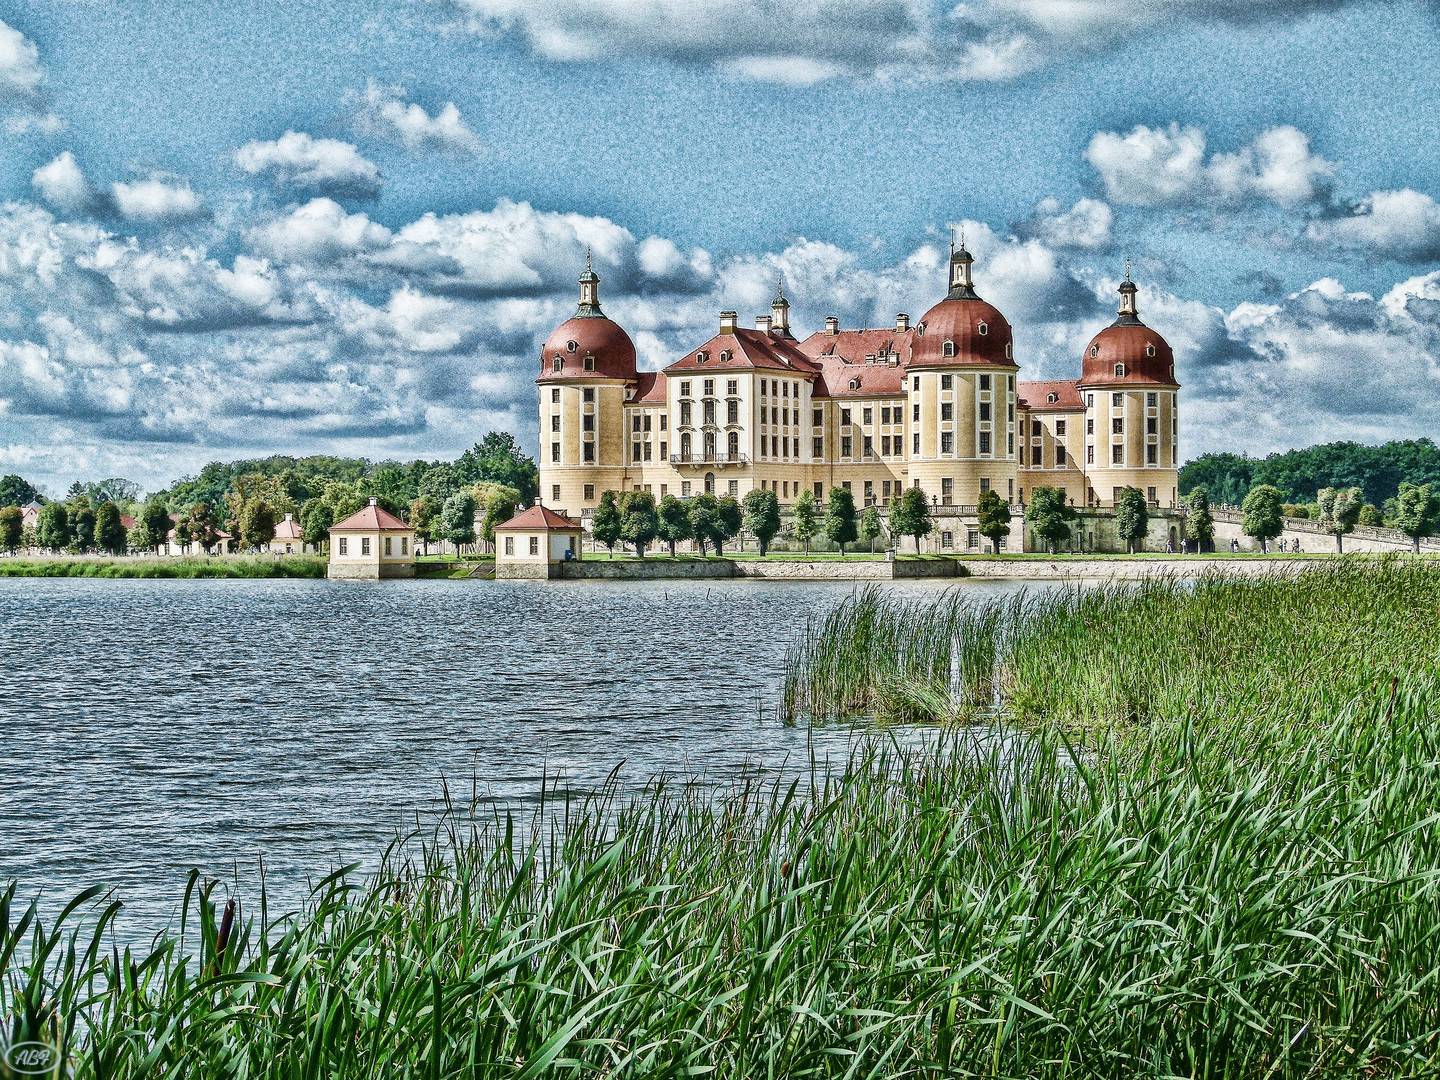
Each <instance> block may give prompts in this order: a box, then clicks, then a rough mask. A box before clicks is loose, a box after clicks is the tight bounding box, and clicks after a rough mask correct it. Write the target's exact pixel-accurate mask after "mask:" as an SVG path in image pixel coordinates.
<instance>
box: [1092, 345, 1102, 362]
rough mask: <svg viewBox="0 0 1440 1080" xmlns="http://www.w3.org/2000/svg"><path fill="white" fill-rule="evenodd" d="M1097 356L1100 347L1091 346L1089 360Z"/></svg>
mask: <svg viewBox="0 0 1440 1080" xmlns="http://www.w3.org/2000/svg"><path fill="white" fill-rule="evenodd" d="M1099 355H1100V346H1099V345H1091V346H1090V356H1091V359H1094V358H1095V357H1097V356H1099Z"/></svg>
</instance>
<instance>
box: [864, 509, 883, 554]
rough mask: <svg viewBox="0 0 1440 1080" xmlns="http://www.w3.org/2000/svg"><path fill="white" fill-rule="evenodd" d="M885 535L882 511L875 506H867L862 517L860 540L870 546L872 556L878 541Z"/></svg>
mask: <svg viewBox="0 0 1440 1080" xmlns="http://www.w3.org/2000/svg"><path fill="white" fill-rule="evenodd" d="M884 535H885V527H884V525H882V524H881V522H880V511H879V510H877V509H875V507H873V506H867V507H866V508H865V512H864V513H863V514H861V515H860V539H861V540H863V541H864V542H865V543H867V544H869V545H870V553H871V554H872V555H873V554H874V553H875V541H876V539H877V538H878V537H881V536H884Z"/></svg>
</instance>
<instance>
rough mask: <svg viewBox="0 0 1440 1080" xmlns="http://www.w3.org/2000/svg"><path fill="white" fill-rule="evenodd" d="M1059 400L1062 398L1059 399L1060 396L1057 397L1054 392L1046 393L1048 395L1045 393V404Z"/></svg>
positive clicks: (1052, 403) (1051, 403)
mask: <svg viewBox="0 0 1440 1080" xmlns="http://www.w3.org/2000/svg"><path fill="white" fill-rule="evenodd" d="M1059 400H1060V399H1059V398H1058V397H1056V396H1055V395H1054V394H1046V395H1045V404H1046V405H1054V404H1055V402H1057V401H1059Z"/></svg>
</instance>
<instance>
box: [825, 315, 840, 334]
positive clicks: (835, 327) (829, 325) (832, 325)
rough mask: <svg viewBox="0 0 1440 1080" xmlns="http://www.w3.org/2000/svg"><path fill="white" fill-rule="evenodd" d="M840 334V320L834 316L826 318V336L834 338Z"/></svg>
mask: <svg viewBox="0 0 1440 1080" xmlns="http://www.w3.org/2000/svg"><path fill="white" fill-rule="evenodd" d="M838 333H840V320H839V319H838V318H836V317H835V316H834V315H826V316H825V336H826V337H834V336H835V335H836V334H838Z"/></svg>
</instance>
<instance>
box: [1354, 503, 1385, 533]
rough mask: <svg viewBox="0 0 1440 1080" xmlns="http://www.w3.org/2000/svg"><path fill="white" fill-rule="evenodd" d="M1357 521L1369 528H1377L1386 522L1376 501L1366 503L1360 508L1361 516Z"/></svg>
mask: <svg viewBox="0 0 1440 1080" xmlns="http://www.w3.org/2000/svg"><path fill="white" fill-rule="evenodd" d="M1357 522H1358V524H1361V525H1364V526H1366V527H1368V528H1371V529H1377V528H1379V527H1380V526H1382V525H1384V524H1385V519H1384V517H1382V516H1381V514H1380V510H1379V508H1378V507H1377V506H1376V505H1375V504H1374V503H1366V504H1365V505H1364V506H1362V507H1361V508H1360V517H1359V518H1358V519H1357Z"/></svg>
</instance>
